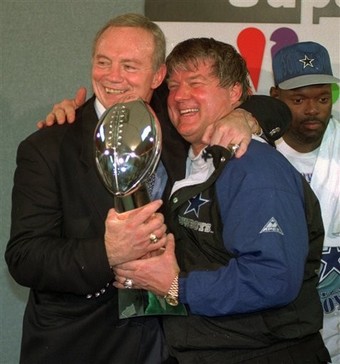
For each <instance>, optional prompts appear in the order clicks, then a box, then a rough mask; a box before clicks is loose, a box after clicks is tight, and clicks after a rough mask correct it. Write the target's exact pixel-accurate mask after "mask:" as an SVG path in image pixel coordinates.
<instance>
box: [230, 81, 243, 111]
mask: <svg viewBox="0 0 340 364" xmlns="http://www.w3.org/2000/svg"><path fill="white" fill-rule="evenodd" d="M241 96H242V86H241V84H240V83H238V82H237V83H235V85H234V86H232V87H231V88H230V101H231V104H232V105H237V104H238V103H239V102H240V98H241Z"/></svg>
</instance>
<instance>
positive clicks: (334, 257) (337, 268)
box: [320, 247, 340, 282]
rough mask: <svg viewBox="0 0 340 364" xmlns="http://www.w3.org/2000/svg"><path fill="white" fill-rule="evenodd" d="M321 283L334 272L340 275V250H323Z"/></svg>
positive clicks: (328, 248)
mask: <svg viewBox="0 0 340 364" xmlns="http://www.w3.org/2000/svg"><path fill="white" fill-rule="evenodd" d="M321 265H322V267H321V270H320V282H321V281H323V280H324V279H325V278H327V276H329V275H330V274H331V273H332V272H335V273H337V274H339V275H340V248H337V247H335V248H331V247H327V248H323V251H322V258H321Z"/></svg>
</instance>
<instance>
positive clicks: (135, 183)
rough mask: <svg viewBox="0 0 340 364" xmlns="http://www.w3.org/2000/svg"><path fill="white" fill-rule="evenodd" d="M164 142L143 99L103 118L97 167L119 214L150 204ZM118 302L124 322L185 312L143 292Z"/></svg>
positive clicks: (129, 292)
mask: <svg viewBox="0 0 340 364" xmlns="http://www.w3.org/2000/svg"><path fill="white" fill-rule="evenodd" d="M161 139H162V137H161V128H160V125H159V121H158V120H157V117H156V115H155V113H154V112H153V111H152V110H151V108H150V107H149V106H148V105H147V104H146V103H145V102H144V101H143V100H141V99H137V100H134V101H129V102H125V103H119V104H116V105H114V106H112V107H111V108H109V109H108V110H107V111H106V112H105V113H104V114H103V116H102V117H101V118H100V120H99V122H98V124H97V126H96V129H95V133H94V145H95V160H96V166H97V169H98V172H99V175H100V176H101V179H102V181H103V183H104V185H105V186H106V188H107V189H108V190H109V192H111V194H112V195H113V196H114V207H115V209H116V210H117V211H118V212H124V211H128V210H131V209H134V208H137V207H140V206H143V205H145V204H146V203H148V202H150V200H151V196H149V192H148V188H147V181H148V179H149V178H150V176H151V175H152V174H153V173H154V171H155V169H156V167H157V164H158V161H159V158H160V154H161V144H162V140H161ZM126 288H129V287H126ZM118 300H119V315H120V318H128V317H133V316H144V315H160V314H183V313H182V312H183V310H185V308H184V306H182V305H178V306H177V307H172V306H170V305H168V304H167V303H166V301H165V299H164V298H163V297H158V296H156V295H154V294H153V293H151V292H147V291H144V290H140V289H124V290H119V292H118Z"/></svg>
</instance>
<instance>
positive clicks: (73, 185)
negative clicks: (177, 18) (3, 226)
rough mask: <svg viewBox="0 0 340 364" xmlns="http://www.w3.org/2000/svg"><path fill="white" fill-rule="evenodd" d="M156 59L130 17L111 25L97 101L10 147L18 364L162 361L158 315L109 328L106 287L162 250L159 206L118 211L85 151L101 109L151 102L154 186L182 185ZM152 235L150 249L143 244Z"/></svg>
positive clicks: (137, 19)
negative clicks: (156, 125)
mask: <svg viewBox="0 0 340 364" xmlns="http://www.w3.org/2000/svg"><path fill="white" fill-rule="evenodd" d="M127 44H128V45H129V47H126V45H127ZM164 59H165V39H164V35H163V33H162V31H161V30H160V29H159V27H158V26H157V25H156V24H154V23H152V22H150V21H149V20H148V19H146V18H145V17H143V16H141V15H135V14H127V15H123V16H120V17H117V18H114V19H113V20H111V21H110V22H109V23H108V24H107V25H106V26H105V27H104V28H102V30H101V31H100V32H99V33H98V34H97V36H96V38H95V42H94V51H93V65H92V84H93V89H94V94H95V95H94V96H93V97H92V98H90V99H89V100H88V101H87V102H86V103H85V104H84V105H83V106H82V107H81V108H80V109H79V110H77V113H76V122H75V123H74V124H67V125H63V126H55V127H51V128H44V129H42V130H39V131H38V132H36V133H34V134H32V135H31V136H29V137H28V138H27V139H26V140H24V141H23V142H22V143H21V144H20V146H19V148H18V155H17V169H16V172H15V178H14V188H13V205H12V226H11V236H10V241H9V243H8V246H7V249H6V254H5V256H6V261H7V264H8V267H9V270H10V273H11V274H12V276H13V277H14V278H15V280H16V281H17V282H18V283H19V284H21V285H23V286H27V287H29V288H30V295H29V299H28V303H27V307H26V311H25V316H24V322H23V337H22V348H21V358H20V362H21V363H24V364H39V363H41V364H47V363H48V364H57V363H58V364H60V363H72V364H78V363H79V364H80V363H81V364H87V363H88V364H93V363H96V364H100V363H103V364H108V363H114V364H158V363H170V362H171V360H172V359H171V358H169V356H168V351H167V348H166V346H165V345H164V340H163V333H162V330H161V327H160V324H159V321H158V318H157V317H139V318H130V319H125V320H119V318H118V302H117V289H116V288H114V287H113V286H112V284H111V283H112V281H113V280H114V276H113V273H112V270H111V267H112V266H115V265H116V264H119V263H123V262H126V261H129V260H134V259H138V258H140V257H142V256H143V255H145V254H147V253H150V252H152V251H154V250H158V249H160V248H161V247H162V246H163V245H164V244H165V240H166V239H165V230H166V226H165V225H164V222H163V217H162V215H161V214H159V213H157V210H158V209H159V208H160V206H161V204H162V201H161V200H155V201H154V202H152V203H151V204H149V205H147V206H145V207H142V208H140V209H137V210H134V211H133V212H129V213H128V214H124V213H123V214H118V213H117V212H116V211H115V210H114V209H112V207H113V198H112V196H111V195H110V194H109V192H108V191H107V190H106V189H105V187H104V186H103V184H102V182H101V181H100V179H99V177H98V176H97V174H96V168H95V164H94V163H95V162H94V158H93V151H92V148H93V132H94V129H95V126H96V124H97V122H98V118H99V117H100V116H101V115H102V114H103V112H104V111H105V109H106V108H108V107H110V106H112V105H114V104H116V103H117V102H120V101H122V100H126V99H129V98H131V97H136V96H138V97H141V98H142V99H143V100H145V101H146V102H150V103H151V105H152V107H153V108H154V110H155V112H156V114H157V116H158V118H159V120H160V122H161V125H162V132H163V151H162V157H161V163H160V166H163V167H164V168H163V169H161V168H158V169H157V173H158V172H159V170H161V171H163V174H162V175H161V178H160V181H161V185H160V186H159V190H160V191H163V190H164V188H165V184H166V182H167V181H168V186H170V185H171V184H172V182H173V181H174V180H176V179H179V178H181V177H182V175H183V174H184V170H185V163H184V161H185V158H186V152H187V144H186V143H185V142H184V141H183V140H182V139H181V138H179V136H178V134H177V132H176V131H175V130H174V128H173V127H172V126H171V123H170V122H168V116H167V111H166V104H165V103H166V95H167V90H166V87H165V86H164V84H162V81H163V79H164V77H165V73H166V70H165V65H164ZM159 86H161V87H159ZM156 88H158V89H157V93H155V94H154V96H153V97H152V95H153V91H154V90H155V89H156ZM248 139H250V137H249V138H248ZM164 171H165V172H166V173H165V177H167V178H162V176H164ZM168 190H169V189H168V188H165V193H166V192H167V191H168ZM153 234H155V235H156V236H157V237H158V242H157V243H155V244H150V237H151V236H152V235H153Z"/></svg>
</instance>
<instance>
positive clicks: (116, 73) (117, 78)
mask: <svg viewBox="0 0 340 364" xmlns="http://www.w3.org/2000/svg"><path fill="white" fill-rule="evenodd" d="M107 76H108V78H109V80H110V81H111V82H121V81H122V78H123V77H122V70H121V67H120V65H119V64H112V65H111V67H110V70H109V72H108V75H107Z"/></svg>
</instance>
